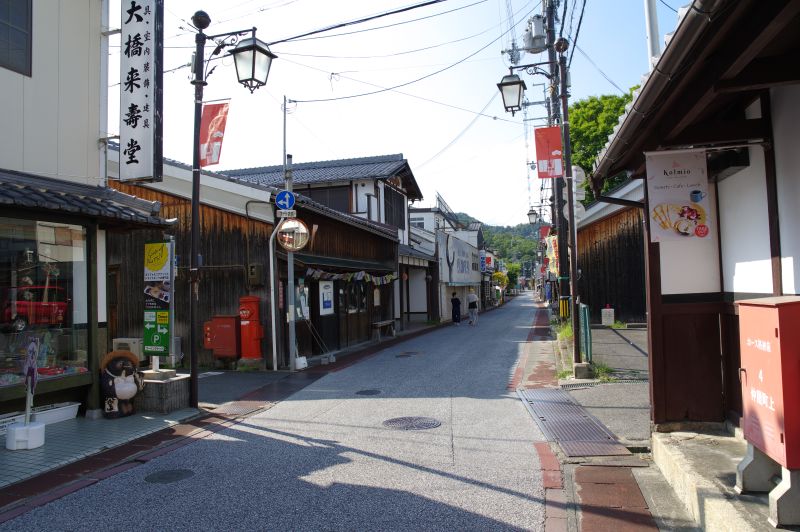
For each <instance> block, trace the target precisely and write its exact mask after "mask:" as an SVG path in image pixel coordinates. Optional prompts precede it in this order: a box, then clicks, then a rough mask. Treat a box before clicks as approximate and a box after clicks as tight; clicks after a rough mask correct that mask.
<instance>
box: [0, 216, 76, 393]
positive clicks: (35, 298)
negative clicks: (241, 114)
mask: <svg viewBox="0 0 800 532" xmlns="http://www.w3.org/2000/svg"><path fill="white" fill-rule="evenodd" d="M0 304H2V310H0V387H6V386H14V385H20V384H21V383H23V382H24V378H23V375H22V364H23V359H24V354H25V351H26V350H27V348H28V346H30V345H31V344H32V343H33V344H35V345H36V346H37V347H36V348H37V350H38V357H37V366H38V370H37V371H38V373H39V378H40V379H41V380H45V379H54V378H58V377H62V376H68V375H77V374H82V373H87V372H88V361H87V349H88V347H87V346H88V337H87V335H88V331H87V267H86V231H85V229H84V228H83V227H81V226H79V225H70V224H63V223H54V222H46V221H37V220H24V219H15V218H3V217H0Z"/></svg>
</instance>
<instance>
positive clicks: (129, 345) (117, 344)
mask: <svg viewBox="0 0 800 532" xmlns="http://www.w3.org/2000/svg"><path fill="white" fill-rule="evenodd" d="M111 345H112V347H113V348H114V351H119V350H122V351H130V352H131V353H133V354H135V355H136V356H137V357H138V358H139V362H141V361H142V360H144V352H143V351H142V339H141V338H114V339H113V340H112V341H111Z"/></svg>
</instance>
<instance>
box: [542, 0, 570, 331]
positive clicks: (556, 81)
mask: <svg viewBox="0 0 800 532" xmlns="http://www.w3.org/2000/svg"><path fill="white" fill-rule="evenodd" d="M555 10H556V0H546V3H545V19H546V21H547V35H546V38H547V60H548V61H549V62H550V65H549V66H550V103H549V106H548V107H549V112H548V115H549V117H550V119H551V120H550V123H549V125H550V126H554V125H561V111H560V108H559V101H558V93H559V86H560V81H561V77H560V75H559V67H558V57H557V56H556V49H555V43H556V21H555V18H556V17H555ZM564 81H566V80H564ZM565 142H569V139H568V138H567V139H565ZM565 166H569V164H568V163H566V161H565ZM564 171H565V172H566V171H569V169H568V168H564ZM564 181H565V180H564V179H559V178H555V179H554V183H553V218H552V219H553V223H554V224H555V227H556V232H557V233H558V293H559V315H561V312H562V301H563V299H564V298H566V297H569V295H570V285H569V283H568V282H567V279H569V272H570V268H569V261H568V260H567V255H568V254H567V231H568V225H567V220H566V218H564V213H563V211H564V199H563V190H564Z"/></svg>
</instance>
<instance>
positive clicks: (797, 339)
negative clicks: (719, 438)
mask: <svg viewBox="0 0 800 532" xmlns="http://www.w3.org/2000/svg"><path fill="white" fill-rule="evenodd" d="M738 305H739V348H740V351H741V368H740V370H739V379H740V380H741V382H742V407H743V414H744V416H743V418H742V425H743V429H744V437H745V439H746V440H747V441H748V442H750V443H752V444H753V445H754V446H755V447H757V448H758V449H760V450H761V451H763V452H764V453H765V454H766V455H767V456H769V457H770V458H772V459H773V460H775V461H776V462H777V463H779V464H781V465H782V466H784V467H786V468H788V469H800V386H799V385H798V383H800V297H797V296H782V297H767V298H763V299H748V300H743V301H739V302H738Z"/></svg>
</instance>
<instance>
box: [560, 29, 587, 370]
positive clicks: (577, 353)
mask: <svg viewBox="0 0 800 532" xmlns="http://www.w3.org/2000/svg"><path fill="white" fill-rule="evenodd" d="M567 46H569V45H568V43H567V40H566V39H559V42H558V43H557V44H556V47H557V48H558V52H559V55H560V57H559V61H558V65H559V68H560V69H561V106H562V111H563V115H564V116H563V120H562V129H563V131H564V145H563V148H564V181H566V182H567V205H568V207H567V208H568V209H569V285H570V288H571V292H570V293H571V295H572V305H571V307H572V308H570V312H571V315H570V317H571V318H572V342H573V347H572V348H573V351H572V353H573V354H572V360H573V362H575V363H576V364H580V362H581V336H580V332H581V331H580V325H581V321H580V314H579V312H578V309H579V306H578V305H579V304H580V302H579V301H578V223H577V221H576V220H575V190H574V189H575V183H574V182H573V181H574V180H573V179H572V145H571V143H570V139H569V94H568V93H567V54H566V51H567ZM559 251H560V250H559Z"/></svg>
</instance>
